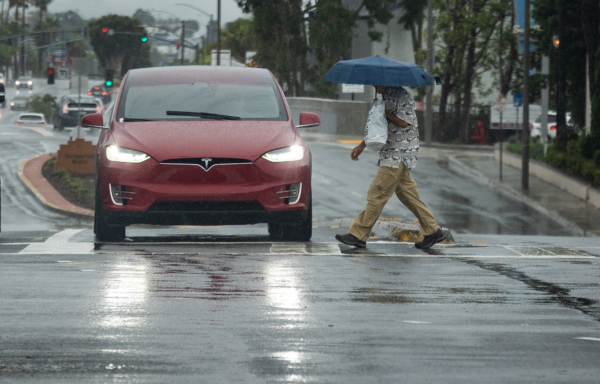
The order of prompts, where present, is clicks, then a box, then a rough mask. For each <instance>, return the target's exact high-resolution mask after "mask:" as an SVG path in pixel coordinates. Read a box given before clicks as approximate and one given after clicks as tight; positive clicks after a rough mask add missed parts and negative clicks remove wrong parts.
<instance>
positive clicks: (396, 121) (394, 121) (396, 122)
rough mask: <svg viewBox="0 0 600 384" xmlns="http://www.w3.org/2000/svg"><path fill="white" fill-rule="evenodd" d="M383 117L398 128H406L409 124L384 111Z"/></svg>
mask: <svg viewBox="0 0 600 384" xmlns="http://www.w3.org/2000/svg"><path fill="white" fill-rule="evenodd" d="M385 117H386V118H387V119H388V120H389V121H390V122H391V123H392V124H394V125H395V126H397V127H400V128H406V127H408V126H409V124H408V123H407V122H406V121H404V120H402V119H401V118H399V117H398V116H396V115H394V114H393V113H391V112H389V111H385Z"/></svg>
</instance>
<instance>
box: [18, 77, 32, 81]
mask: <svg viewBox="0 0 600 384" xmlns="http://www.w3.org/2000/svg"><path fill="white" fill-rule="evenodd" d="M29 80H31V78H30V77H19V81H29Z"/></svg>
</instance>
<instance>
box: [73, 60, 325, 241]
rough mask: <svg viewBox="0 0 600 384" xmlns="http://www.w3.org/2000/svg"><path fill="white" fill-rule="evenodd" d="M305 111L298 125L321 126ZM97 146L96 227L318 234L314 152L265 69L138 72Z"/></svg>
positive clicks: (88, 121) (116, 235)
mask: <svg viewBox="0 0 600 384" xmlns="http://www.w3.org/2000/svg"><path fill="white" fill-rule="evenodd" d="M319 123H320V120H319V116H318V115H316V114H314V113H306V112H303V113H301V114H300V125H299V126H298V127H309V126H317V125H319ZM82 125H83V126H84V127H89V128H102V129H103V130H102V132H101V134H100V136H99V138H98V144H97V146H96V153H95V168H96V203H95V204H96V206H95V219H94V233H95V234H96V238H97V239H98V240H99V241H121V240H123V239H124V238H125V228H126V226H128V225H131V224H155V225H228V224H255V223H268V228H269V233H270V234H271V236H273V237H274V238H277V239H286V240H290V241H307V240H309V239H310V238H311V236H312V197H311V153H310V149H309V148H308V146H307V145H306V143H305V142H304V141H303V140H302V137H301V136H300V135H299V133H298V131H297V130H296V128H298V127H294V124H293V122H292V118H291V113H290V110H289V108H288V107H287V103H286V101H285V96H284V94H283V91H282V89H281V87H280V86H279V84H277V81H276V80H275V77H274V76H273V75H272V74H271V72H269V71H268V70H266V69H256V68H233V67H209V66H206V67H204V66H189V67H157V68H143V69H133V70H130V71H129V72H128V73H127V74H126V76H125V77H124V79H123V84H122V85H121V90H120V94H119V96H118V98H117V100H116V101H115V107H114V108H113V112H112V116H111V117H110V119H109V121H108V123H107V126H106V127H105V126H104V121H103V115H102V114H101V113H96V114H90V115H86V116H85V117H84V118H83V121H82Z"/></svg>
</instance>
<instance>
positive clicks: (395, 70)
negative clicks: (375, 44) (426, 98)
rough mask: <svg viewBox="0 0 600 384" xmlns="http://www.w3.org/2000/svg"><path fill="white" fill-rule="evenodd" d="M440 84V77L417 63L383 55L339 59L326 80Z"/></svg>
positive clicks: (338, 81) (388, 84)
mask: <svg viewBox="0 0 600 384" xmlns="http://www.w3.org/2000/svg"><path fill="white" fill-rule="evenodd" d="M433 79H435V81H436V83H437V84H440V83H441V81H440V78H439V77H436V76H432V75H429V74H427V72H425V70H424V69H423V68H421V67H419V66H418V65H417V64H410V63H403V62H402V61H396V60H391V59H386V58H385V57H381V56H371V57H365V58H363V59H356V60H344V61H338V62H337V63H336V64H335V65H334V66H333V68H331V70H330V71H329V73H328V74H327V76H325V81H330V82H332V83H343V84H365V85H382V86H386V87H420V86H423V85H433Z"/></svg>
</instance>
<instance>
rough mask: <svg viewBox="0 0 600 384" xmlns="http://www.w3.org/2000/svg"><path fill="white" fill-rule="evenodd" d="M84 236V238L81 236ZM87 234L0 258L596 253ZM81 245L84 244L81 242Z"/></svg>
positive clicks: (3, 242)
mask: <svg viewBox="0 0 600 384" xmlns="http://www.w3.org/2000/svg"><path fill="white" fill-rule="evenodd" d="M84 231H86V232H84ZM87 231H90V230H89V229H81V228H73V229H64V230H62V231H60V232H56V233H51V232H48V236H47V237H38V238H30V239H28V240H29V241H22V240H23V239H21V241H16V242H15V241H13V242H11V241H10V239H6V238H0V256H9V255H90V254H98V255H106V254H117V253H120V254H123V253H130V254H153V255H178V254H179V255H190V256H202V255H212V256H215V257H216V256H219V255H233V256H246V255H248V256H251V255H273V256H278V255H281V256H288V255H291V256H354V257H410V258H435V257H445V258H521V259H522V258H528V259H573V258H576V259H596V258H598V257H599V256H600V247H598V248H594V249H592V248H569V247H557V246H511V245H505V244H502V245H500V244H498V245H493V244H485V245H481V244H476V245H473V244H460V243H459V244H438V245H436V246H435V247H433V248H432V249H429V250H426V251H424V250H420V249H417V248H415V247H414V244H413V243H404V242H395V241H370V242H369V243H368V247H367V248H363V249H360V248H353V247H348V246H345V245H343V244H340V243H337V242H318V241H315V242H273V241H265V239H266V238H261V239H258V240H257V241H235V240H232V241H169V238H168V237H166V238H153V239H149V238H147V237H146V238H140V239H136V238H128V239H127V241H125V242H122V243H95V242H93V241H86V240H88V239H91V238H93V237H92V236H93V235H92V234H91V233H90V232H87ZM82 240H83V241H82Z"/></svg>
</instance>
